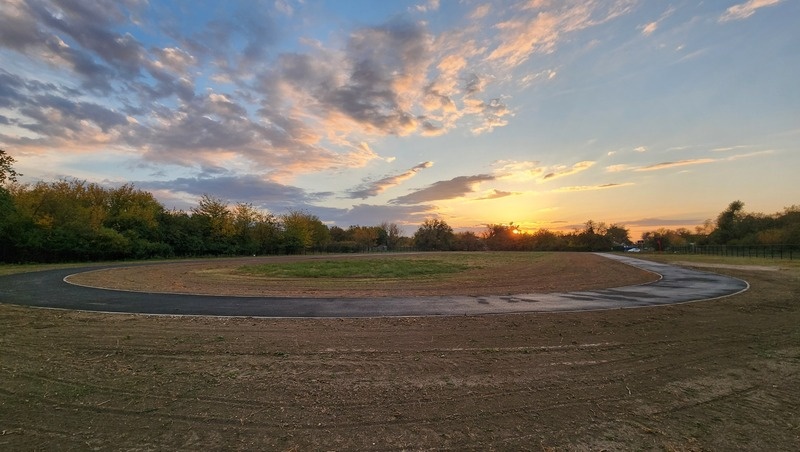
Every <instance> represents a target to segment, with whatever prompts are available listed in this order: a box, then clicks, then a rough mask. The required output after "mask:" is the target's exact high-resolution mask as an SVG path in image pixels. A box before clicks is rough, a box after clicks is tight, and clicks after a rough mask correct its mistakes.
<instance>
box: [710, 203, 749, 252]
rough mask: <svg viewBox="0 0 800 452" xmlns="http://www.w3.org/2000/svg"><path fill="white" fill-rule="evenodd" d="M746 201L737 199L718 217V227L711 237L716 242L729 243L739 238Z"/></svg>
mask: <svg viewBox="0 0 800 452" xmlns="http://www.w3.org/2000/svg"><path fill="white" fill-rule="evenodd" d="M742 209H744V203H743V202H742V201H739V200H736V201H733V202H732V203H730V204H729V205H728V208H727V209H725V210H724V211H723V212H722V213H720V214H719V216H718V217H717V229H716V230H715V231H714V232H712V233H711V236H710V239H711V241H712V242H714V243H718V244H722V245H724V244H727V243H728V242H730V241H731V240H734V239H737V238H739V224H740V223H741V220H742V216H743V214H742Z"/></svg>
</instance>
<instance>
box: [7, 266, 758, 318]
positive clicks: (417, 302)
mask: <svg viewBox="0 0 800 452" xmlns="http://www.w3.org/2000/svg"><path fill="white" fill-rule="evenodd" d="M600 255H601V256H604V257H606V258H609V259H614V260H617V261H620V262H623V263H625V264H628V265H632V266H634V267H638V268H641V269H644V270H647V271H650V272H653V273H657V274H659V275H661V279H659V280H658V281H655V282H653V283H649V284H642V285H636V286H627V287H617V288H612V289H601V290H592V291H580V292H566V293H547V294H540V293H533V294H517V295H510V296H504V295H496V296H480V297H474V296H447V297H412V298H404V297H381V298H289V297H264V298H259V297H233V296H210V295H184V294H163V293H142V292H125V291H118V290H109V289H96V288H89V287H82V286H76V285H72V284H69V283H67V282H65V279H66V278H67V277H68V276H69V275H71V274H75V273H80V272H84V271H90V270H95V269H97V268H101V267H85V268H79V269H60V270H48V271H41V272H32V273H21V274H16V275H8V276H3V277H0V303H8V304H15V305H22V306H32V307H42V308H56V309H72V310H82V311H94V312H108V313H136V314H156V315H207V316H237V317H238V316H244V317H389V316H448V315H450V316H452V315H480V314H512V313H526V312H574V311H595V310H606V309H624V308H636V307H648V306H661V305H669V304H677V303H688V302H694V301H701V300H708V299H713V298H720V297H725V296H729V295H734V294H737V293H739V292H743V291H745V290H747V289H748V287H749V285H748V283H747V282H746V281H743V280H740V279H737V278H732V277H729V276H724V275H719V274H715V273H707V272H701V271H697V270H691V269H687V268H682V267H677V266H674V265H667V264H661V263H656V262H651V261H647V260H642V259H636V258H632V257H628V256H622V255H615V254H600ZM102 268H108V267H102Z"/></svg>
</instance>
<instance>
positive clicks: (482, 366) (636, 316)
mask: <svg viewBox="0 0 800 452" xmlns="http://www.w3.org/2000/svg"><path fill="white" fill-rule="evenodd" d="M760 262H761V261H759V262H755V263H754V264H753V265H763V264H760ZM609 263H611V262H610V261H609ZM609 268H612V267H609ZM613 268H614V272H613V273H618V272H619V269H618V268H616V267H613ZM595 271H597V272H602V271H603V270H595ZM718 271H719V272H722V273H725V274H730V275H732V276H735V277H738V278H743V279H746V280H747V281H749V282H750V284H751V289H750V290H749V291H747V292H745V293H743V294H740V295H737V296H735V297H729V298H725V299H721V300H715V301H707V302H702V303H694V304H690V305H680V306H670V307H660V308H652V309H651V308H644V309H636V310H617V311H604V312H592V313H560V314H525V315H508V316H501V315H493V316H477V317H445V318H391V319H379V318H373V319H316V320H314V319H306V320H302V319H248V318H235V319H219V318H198V317H183V318H172V317H152V316H137V315H105V314H90V313H76V312H69V311H52V310H41V309H30V308H21V307H15V306H9V305H0V341H2V343H0V346H1V347H0V353H2V354H0V379H2V381H3V385H2V386H0V431H1V432H2V434H1V435H0V449H5V450H52V449H68V450H92V449H95V450H107V449H114V450H120V449H121V450H164V449H169V450H197V449H204V450H220V449H226V450H621V449H624V450H630V449H647V450H734V449H737V450H741V449H749V450H790V449H794V448H796V447H797V446H798V444H800V414H798V413H800V395H799V394H798V391H797V388H798V387H800V268H798V266H790V267H785V268H784V267H782V268H781V269H780V270H777V271H769V272H767V271H756V270H752V269H747V270H743V269H740V268H721V269H718ZM609 277H611V275H609Z"/></svg>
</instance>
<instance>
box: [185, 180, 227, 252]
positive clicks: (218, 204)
mask: <svg viewBox="0 0 800 452" xmlns="http://www.w3.org/2000/svg"><path fill="white" fill-rule="evenodd" d="M192 218H193V219H194V220H196V221H198V222H199V224H200V225H201V230H202V235H203V241H204V243H205V248H206V252H208V253H211V254H223V253H229V252H231V251H232V250H231V249H230V245H231V244H230V243H229V242H230V241H231V240H232V238H233V235H234V227H233V214H232V213H231V211H230V210H229V209H228V204H227V203H226V202H225V201H223V200H221V199H219V198H215V197H213V196H211V195H208V194H204V195H203V196H202V197H201V198H200V201H199V202H198V203H197V207H193V208H192Z"/></svg>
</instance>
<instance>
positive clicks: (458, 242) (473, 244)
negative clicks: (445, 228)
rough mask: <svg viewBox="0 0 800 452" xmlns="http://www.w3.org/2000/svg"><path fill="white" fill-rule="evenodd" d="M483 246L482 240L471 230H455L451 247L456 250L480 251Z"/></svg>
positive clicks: (484, 246)
mask: <svg viewBox="0 0 800 452" xmlns="http://www.w3.org/2000/svg"><path fill="white" fill-rule="evenodd" d="M485 248H486V245H484V243H483V240H482V239H481V238H480V237H478V235H477V234H475V233H474V232H472V231H463V232H457V233H456V235H455V237H454V238H453V249H454V250H456V251H482V250H484V249H485Z"/></svg>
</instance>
